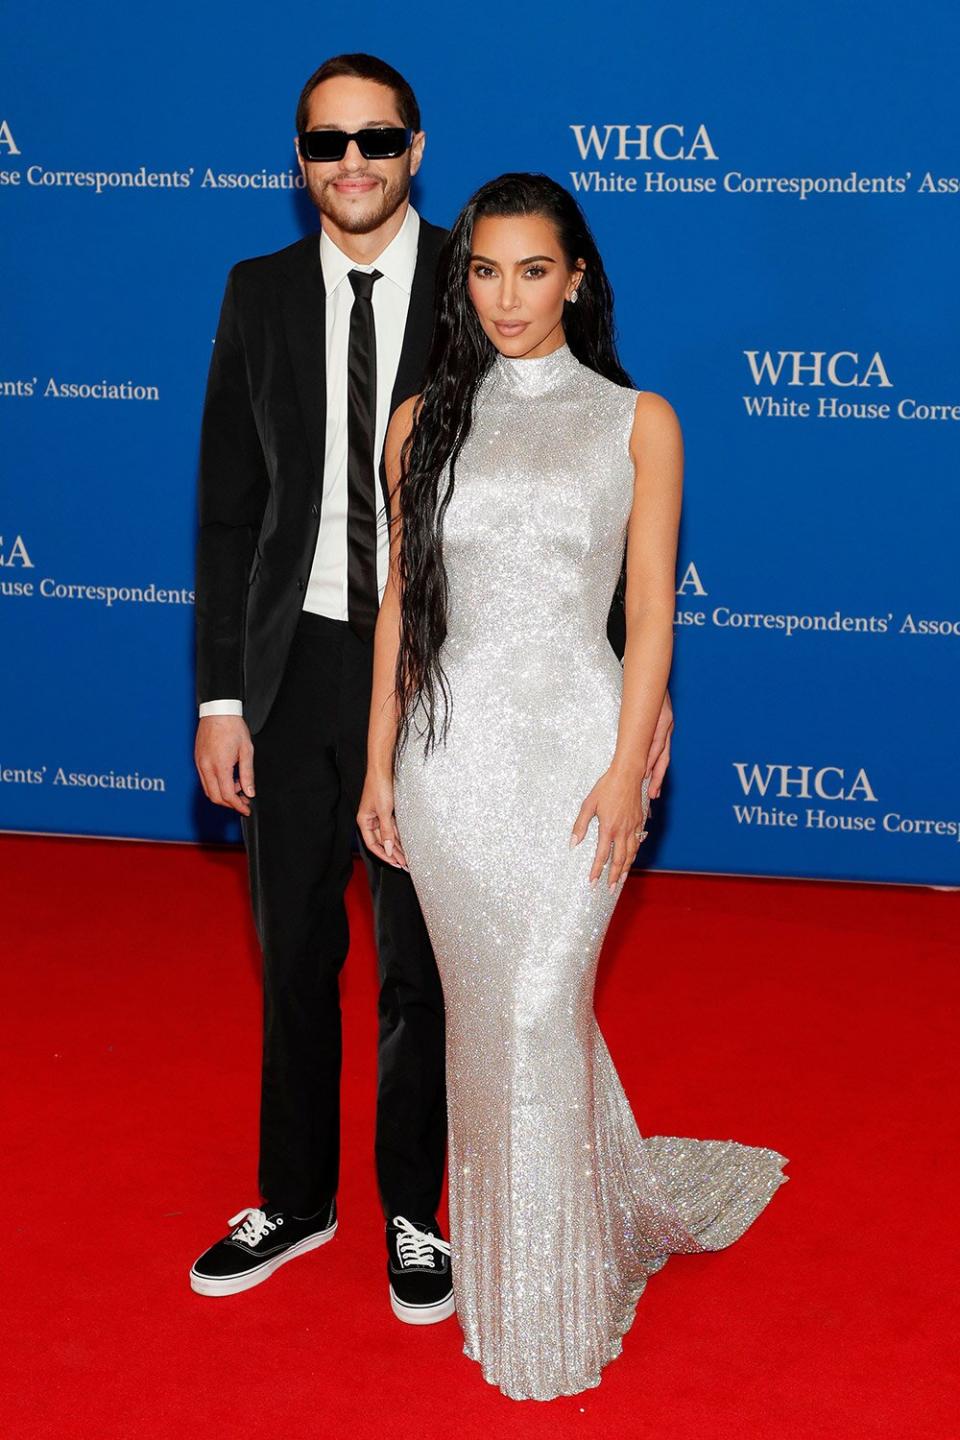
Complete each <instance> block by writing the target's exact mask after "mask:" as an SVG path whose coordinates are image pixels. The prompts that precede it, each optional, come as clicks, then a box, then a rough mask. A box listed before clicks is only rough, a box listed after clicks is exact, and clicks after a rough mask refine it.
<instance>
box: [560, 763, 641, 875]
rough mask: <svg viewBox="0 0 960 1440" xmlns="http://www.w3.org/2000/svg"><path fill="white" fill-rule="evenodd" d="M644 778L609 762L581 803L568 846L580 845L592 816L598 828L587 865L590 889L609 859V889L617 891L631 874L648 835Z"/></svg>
mask: <svg viewBox="0 0 960 1440" xmlns="http://www.w3.org/2000/svg"><path fill="white" fill-rule="evenodd" d="M643 778H644V777H643V776H642V775H639V774H636V773H634V774H629V773H626V772H624V771H622V770H617V769H616V767H615V766H613V765H611V767H610V769H609V770H608V771H607V773H606V774H605V775H602V776H601V777H600V779H599V780H598V781H597V783H596V785H594V787H593V789H592V790H591V791H590V794H589V795H588V796H587V798H586V800H584V802H583V804H582V805H581V806H580V814H579V815H578V816H577V819H576V823H575V824H574V827H573V834H572V835H571V836H570V846H571V849H572V848H573V846H575V845H579V844H580V841H581V840H582V839H583V837H584V835H586V833H587V826H588V825H589V824H590V821H591V820H592V819H593V817H594V815H596V817H597V823H598V825H599V827H600V833H599V835H598V837H597V853H596V855H595V856H594V857H593V864H592V865H591V867H590V885H591V888H593V887H594V886H595V885H596V883H597V881H598V880H599V879H600V876H601V874H602V872H603V867H604V866H605V865H606V863H607V861H608V860H609V861H610V870H609V873H608V882H609V886H610V889H611V891H613V890H616V888H617V886H618V885H620V884H622V883H623V881H624V880H626V878H627V876H628V875H629V873H630V866H631V865H632V864H633V862H634V860H635V859H636V856H637V851H638V850H639V848H640V846H641V845H642V844H643V841H644V840H645V839H646V836H647V831H646V824H645V821H646V816H645V815H644V806H643Z"/></svg>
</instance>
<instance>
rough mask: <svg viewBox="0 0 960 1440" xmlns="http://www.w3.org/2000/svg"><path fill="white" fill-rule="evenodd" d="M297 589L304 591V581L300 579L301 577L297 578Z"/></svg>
mask: <svg viewBox="0 0 960 1440" xmlns="http://www.w3.org/2000/svg"><path fill="white" fill-rule="evenodd" d="M297 589H298V590H302V589H303V581H302V579H301V578H300V576H299V575H298V576H297Z"/></svg>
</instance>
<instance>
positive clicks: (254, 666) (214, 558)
mask: <svg viewBox="0 0 960 1440" xmlns="http://www.w3.org/2000/svg"><path fill="white" fill-rule="evenodd" d="M297 131H298V137H299V138H298V142H297V144H298V155H299V162H300V168H301V171H302V173H303V176H304V178H305V180H306V183H307V187H308V189H309V193H310V196H311V199H312V200H313V202H314V204H315V205H316V207H317V209H318V211H319V213H320V224H321V234H320V238H319V243H318V240H317V237H316V235H312V236H309V237H307V238H306V239H305V240H301V241H299V242H298V243H297V244H295V245H291V246H289V247H288V248H287V249H285V250H281V251H280V252H279V253H277V254H274V255H268V256H264V257H263V258H261V259H258V260H250V261H246V262H244V263H242V264H240V265H238V266H236V267H235V268H234V270H233V271H232V272H231V274H230V277H229V280H228V283H227V289H226V295H225V298H224V302H223V310H222V313H221V317H220V325H219V329H218V332H217V339H216V344H215V347H214V354H213V360H212V364H211V369H210V377H209V381H208V387H207V398H206V405H205V408H204V418H203V439H202V446H201V472H200V538H199V546H198V561H197V572H198V573H197V662H198V698H199V700H200V702H201V705H200V716H201V718H200V724H199V727H198V731H197V743H196V761H197V768H198V770H199V772H200V776H201V780H202V783H203V787H204V790H205V792H206V794H207V796H208V798H209V799H211V800H213V801H214V803H216V804H221V805H226V806H229V807H231V808H232V809H234V810H237V811H238V812H239V813H240V814H241V815H242V816H243V829H244V838H245V840H246V845H247V851H248V857H249V870H250V882H251V893H252V898H253V909H254V915H255V919H256V923H257V929H258V933H259V937H260V942H261V946H262V949H263V957H264V1040H263V1078H262V1100H261V1123H260V1167H259V1182H260V1190H261V1194H262V1195H263V1197H264V1198H263V1201H262V1203H261V1204H260V1205H259V1206H256V1207H251V1208H249V1209H246V1210H244V1211H242V1212H241V1213H240V1214H239V1215H237V1216H235V1217H234V1219H233V1220H231V1221H230V1224H231V1225H235V1226H236V1227H237V1228H235V1229H234V1230H233V1232H232V1233H231V1234H230V1235H229V1236H227V1237H226V1238H225V1239H223V1240H221V1241H219V1242H218V1243H217V1244H215V1245H213V1246H212V1247H211V1248H210V1249H209V1250H207V1251H206V1252H205V1253H204V1254H203V1255H202V1256H201V1257H200V1258H199V1260H197V1262H196V1264H195V1265H194V1266H193V1268H192V1270H191V1272H190V1280H191V1284H192V1286H193V1288H194V1289H195V1290H197V1291H199V1292H200V1293H201V1294H205V1295H224V1294H234V1293H236V1292H237V1291H239V1290H245V1289H249V1288H250V1287H251V1286H253V1285H257V1284H259V1283H260V1282H261V1281H262V1280H265V1279H266V1278H267V1277H268V1276H269V1275H271V1274H272V1273H273V1272H274V1271H275V1270H276V1269H277V1268H278V1267H279V1266H280V1265H282V1264H284V1263H285V1262H286V1261H288V1260H290V1259H293V1258H294V1257H295V1256H298V1255H302V1254H304V1253H305V1252H307V1251H309V1250H312V1249H315V1248H317V1247H318V1246H320V1245H323V1244H325V1243H326V1241H328V1240H329V1239H331V1238H332V1236H333V1234H334V1232H335V1230H336V1225H337V1214H336V1191H337V1181H338V1163H339V1079H340V1053H341V1039H340V1005H339V986H338V976H339V971H340V968H341V966H342V965H343V962H344V959H345V957H346V953H347V947H348V934H347V919H346V911H345V908H344V891H345V888H346V885H347V881H348V880H349V877H350V873H351V866H352V853H351V845H352V838H353V835H354V821H355V816H356V810H357V805H358V803H359V799H360V793H361V789H362V786H363V777H364V769H365V764H366V733H367V719H368V710H369V700H370V685H371V678H372V665H373V629H374V623H375V620H376V615H377V608H378V604H379V598H380V594H381V593H382V590H383V586H384V584H385V582H386V574H387V552H388V543H387V541H388V537H387V526H386V515H387V513H388V511H387V505H386V495H385V491H384V486H385V479H384V476H383V473H382V467H381V465H380V456H381V452H382V448H383V437H384V433H385V431H386V426H387V422H388V420H389V417H390V415H391V413H392V411H393V410H394V409H395V408H396V407H397V405H399V404H400V403H401V401H403V400H404V399H406V398H407V397H408V396H409V395H411V394H413V393H415V392H416V391H417V390H418V389H419V386H420V380H421V376H422V372H423V368H424V365H425V362H426V357H427V351H428V347H429V342H430V335H431V331H432V324H433V289H434V274H435V269H436V261H437V254H438V251H439V248H440V243H441V241H442V239H443V231H441V230H439V229H437V228H436V227H435V226H432V225H428V224H427V223H426V222H425V221H422V220H421V219H420V218H419V216H418V215H417V214H416V212H415V211H414V210H413V209H412V207H411V206H410V202H409V191H410V181H411V177H412V176H413V175H415V174H416V172H417V170H418V169H419V166H420V162H421V159H422V156H423V147H424V139H425V137H424V134H423V132H422V130H421V129H420V114H419V110H418V107H417V102H416V99H415V97H414V94H413V91H412V90H411V88H410V86H409V85H408V84H407V82H406V81H405V80H404V79H403V77H402V76H401V75H399V74H398V73H397V71H395V70H394V69H392V68H391V67H390V66H389V65H386V64H384V63H383V62H382V61H380V60H376V59H374V58H373V57H372V56H367V55H344V56H339V57H337V58H335V59H332V60H329V61H327V62H326V64H324V65H322V66H321V67H320V69H319V70H317V71H316V72H315V73H314V74H313V75H312V76H311V77H310V79H309V80H308V81H307V84H306V86H305V87H304V90H303V94H302V96H301V98H300V103H299V106H298V109H297ZM314 157H317V158H314ZM254 741H255V745H256V769H255V770H254ZM235 772H236V773H235ZM255 774H256V779H254V775H255ZM364 860H365V863H366V868H367V874H368V877H369V881H370V886H371V890H372V894H373V903H374V913H375V921H376V932H377V945H378V952H379V962H380V980H381V990H380V1004H379V1010H380V1046H379V1087H378V1102H377V1138H376V1158H377V1170H378V1179H379V1184H380V1191H381V1197H382V1200H383V1204H384V1208H385V1210H386V1214H387V1220H388V1224H387V1244H388V1265H389V1274H390V1297H391V1303H392V1306H393V1310H394V1313H395V1314H396V1315H397V1316H398V1317H399V1318H400V1319H402V1320H405V1321H408V1322H411V1323H415V1324H423V1323H430V1322H433V1321H437V1320H442V1319H444V1318H445V1317H446V1316H448V1315H450V1314H452V1313H453V1294H452V1288H451V1281H450V1262H449V1256H448V1247H447V1246H446V1243H445V1242H444V1241H443V1239H442V1237H441V1234H440V1230H439V1228H438V1226H437V1223H436V1210H437V1206H438V1204H439V1198H440V1188H441V1182H442V1175H443V1163H444V1149H445V1140H446V1113H445V1096H444V1083H443V1048H444V1028H443V998H442V994H441V990H440V982H439V977H438V975H437V970H436V965H435V962H434V959H433V954H432V951H431V949H430V945H429V942H428V939H427V935H426V930H425V928H424V924H423V920H422V918H421V915H420V911H419V908H418V906H417V902H416V897H415V895H414V891H413V887H412V884H411V882H410V878H409V876H408V875H407V874H406V872H405V871H403V870H400V869H394V868H392V867H388V866H384V865H382V864H380V863H379V862H378V861H376V860H374V859H373V858H372V857H371V856H369V855H364Z"/></svg>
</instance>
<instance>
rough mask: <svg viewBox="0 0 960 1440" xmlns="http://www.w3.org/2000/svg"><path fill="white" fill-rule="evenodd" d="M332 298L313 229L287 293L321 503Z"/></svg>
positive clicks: (286, 313)
mask: <svg viewBox="0 0 960 1440" xmlns="http://www.w3.org/2000/svg"><path fill="white" fill-rule="evenodd" d="M326 314H327V298H326V292H325V290H324V287H323V270H322V268H321V265H320V241H319V237H318V236H316V235H309V236H307V238H306V239H305V240H304V241H303V242H302V248H301V249H300V251H299V253H295V254H294V256H293V257H292V264H291V269H290V272H289V274H288V276H287V284H286V286H285V293H284V296H283V324H284V330H285V332H286V338H287V347H288V349H289V352H290V363H291V368H292V370H293V374H294V380H295V384H296V387H297V398H298V400H299V401H300V413H301V415H302V416H303V427H304V430H305V431H306V435H307V443H308V446H309V449H310V458H311V460H312V462H313V472H314V475H315V477H316V486H317V503H318V504H319V502H320V497H321V496H322V494H323V468H324V458H325V455H326V448H327V374H326V372H327V326H326Z"/></svg>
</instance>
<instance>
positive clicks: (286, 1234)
mask: <svg viewBox="0 0 960 1440" xmlns="http://www.w3.org/2000/svg"><path fill="white" fill-rule="evenodd" d="M227 1224H228V1225H235V1226H236V1227H237V1228H236V1229H235V1230H233V1231H232V1232H231V1233H230V1234H229V1235H227V1236H225V1237H224V1238H223V1239H222V1240H218V1241H217V1243H216V1245H211V1246H210V1249H209V1250H204V1252H203V1254H202V1255H201V1256H200V1259H199V1260H197V1261H196V1263H195V1264H194V1266H193V1268H192V1269H191V1271H190V1288H191V1289H192V1290H196V1292H197V1294H198V1295H237V1294H239V1292H240V1291H241V1290H252V1289H253V1287H254V1285H259V1284H260V1283H261V1282H262V1281H264V1280H269V1278H270V1276H271V1275H272V1274H273V1272H274V1270H279V1269H280V1266H281V1265H286V1263H287V1261H288V1260H295V1259H296V1258H297V1256H298V1255H305V1254H306V1253H307V1251H308V1250H317V1249H318V1248H319V1247H320V1246H321V1245H326V1243H327V1241H328V1240H332V1239H333V1237H334V1235H335V1234H336V1230H337V1202H336V1199H333V1200H331V1201H330V1204H329V1205H327V1206H325V1207H324V1209H323V1210H319V1211H318V1212H317V1214H316V1215H310V1216H308V1217H306V1218H305V1219H301V1218H300V1216H298V1215H288V1214H287V1213H286V1211H284V1210H278V1209H276V1208H275V1207H272V1206H268V1207H267V1209H265V1210H254V1209H247V1210H241V1211H240V1213H239V1215H234V1217H233V1219H232V1220H228V1221H227Z"/></svg>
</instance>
